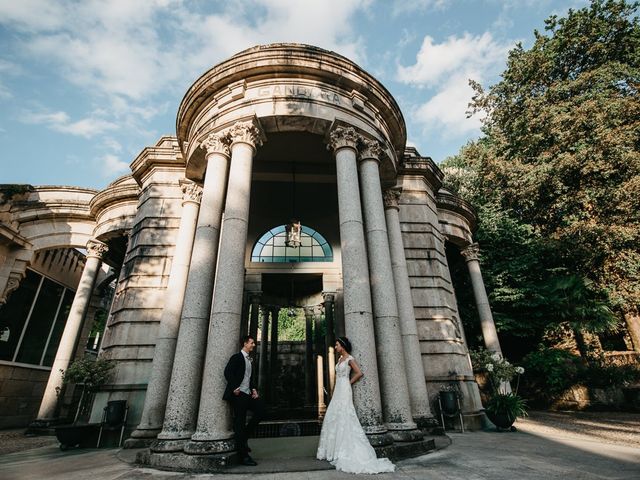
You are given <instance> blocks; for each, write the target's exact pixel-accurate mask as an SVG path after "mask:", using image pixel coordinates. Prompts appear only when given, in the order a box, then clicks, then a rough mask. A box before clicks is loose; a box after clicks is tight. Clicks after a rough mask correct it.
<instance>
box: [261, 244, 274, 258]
mask: <svg viewBox="0 0 640 480" xmlns="http://www.w3.org/2000/svg"><path fill="white" fill-rule="evenodd" d="M265 255H266V256H268V257H270V256H271V255H273V247H272V246H271V245H267V246H265V247H264V248H263V249H262V252H260V256H262V257H264V256H265Z"/></svg>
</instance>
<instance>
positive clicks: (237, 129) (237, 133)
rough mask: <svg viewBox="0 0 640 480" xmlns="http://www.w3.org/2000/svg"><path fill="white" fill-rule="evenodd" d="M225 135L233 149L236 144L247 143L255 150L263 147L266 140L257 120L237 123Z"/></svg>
mask: <svg viewBox="0 0 640 480" xmlns="http://www.w3.org/2000/svg"><path fill="white" fill-rule="evenodd" d="M225 134H226V136H227V137H228V139H229V143H230V145H231V147H233V145H235V144H236V143H246V144H247V145H249V146H251V148H253V149H254V150H255V149H256V148H257V147H260V146H261V145H262V143H263V140H264V134H263V133H262V130H261V129H260V127H259V125H258V122H257V121H256V120H255V119H254V120H249V121H246V122H236V123H234V124H233V125H232V126H231V127H229V128H228V129H227V130H226V131H225Z"/></svg>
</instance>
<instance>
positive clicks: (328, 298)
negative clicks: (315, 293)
mask: <svg viewBox="0 0 640 480" xmlns="http://www.w3.org/2000/svg"><path fill="white" fill-rule="evenodd" d="M322 298H323V300H324V301H325V302H335V301H336V292H322Z"/></svg>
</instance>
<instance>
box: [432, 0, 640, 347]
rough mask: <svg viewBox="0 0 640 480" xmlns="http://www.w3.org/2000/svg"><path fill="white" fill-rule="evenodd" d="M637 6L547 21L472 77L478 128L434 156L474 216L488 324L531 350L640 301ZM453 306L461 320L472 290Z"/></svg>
mask: <svg viewBox="0 0 640 480" xmlns="http://www.w3.org/2000/svg"><path fill="white" fill-rule="evenodd" d="M637 12H638V4H637V3H627V2H625V1H617V0H592V2H591V4H590V5H589V6H588V7H585V8H582V9H579V10H569V12H568V14H567V15H566V17H564V18H559V17H557V16H552V17H550V18H549V19H548V20H547V22H546V28H545V31H544V32H535V42H534V44H533V46H532V47H531V48H530V49H528V50H527V49H525V48H524V47H522V46H521V45H518V46H517V47H516V48H515V49H514V50H512V51H511V52H510V55H509V60H508V64H507V68H506V70H505V72H504V73H503V75H502V79H501V81H500V82H498V83H497V84H496V85H493V86H492V87H490V88H489V89H488V90H486V91H485V90H483V88H482V87H481V86H480V85H479V84H477V83H473V82H472V83H473V85H474V88H475V89H476V95H475V96H474V98H473V101H472V103H471V105H470V106H471V113H475V112H482V113H483V114H484V115H485V117H484V120H483V122H484V126H483V131H484V134H485V136H484V138H482V139H480V140H478V141H475V142H471V143H469V144H468V145H466V146H465V147H463V148H462V149H461V151H460V153H459V154H458V155H456V156H455V157H451V158H449V159H447V160H445V162H443V164H442V169H443V171H444V172H445V174H446V177H445V182H446V183H445V187H446V188H449V189H451V190H453V191H455V192H457V193H458V194H460V195H461V196H463V198H465V199H467V200H468V201H470V202H471V203H472V204H473V205H474V206H475V207H476V209H477V211H478V216H479V227H478V231H477V233H476V238H477V240H478V242H479V243H480V245H481V247H482V253H483V258H482V265H483V275H484V278H485V283H486V285H487V290H488V292H489V295H490V301H491V304H492V307H493V309H494V316H495V320H496V325H497V328H498V331H499V332H500V334H501V335H502V336H505V335H506V336H509V337H510V338H514V337H518V338H521V339H523V340H525V343H527V344H528V345H530V346H531V347H532V346H534V345H537V344H538V343H540V342H544V341H545V339H546V338H548V336H549V335H550V334H553V333H554V332H558V331H560V330H562V329H565V328H571V329H573V330H574V331H576V332H580V331H589V332H594V333H597V332H603V331H607V330H614V329H615V328H616V327H617V325H618V324H619V320H618V318H619V317H621V315H622V314H624V313H628V312H634V311H637V309H638V305H640V250H639V249H638V245H640V152H639V148H638V147H639V146H640V100H639V98H640V97H639V96H638V87H639V86H640V24H639V20H638V15H637ZM459 301H460V302H461V303H462V304H461V305H460V312H461V315H462V317H463V322H464V323H465V325H467V326H471V324H474V323H475V319H474V318H471V317H470V315H469V314H468V313H467V312H469V311H472V310H473V308H472V304H471V302H472V301H473V299H472V298H468V299H467V298H466V297H464V296H461V298H459ZM465 302H467V303H469V305H468V306H469V308H466V307H467V305H465ZM614 312H616V313H617V314H618V315H615V314H614ZM465 317H466V318H465ZM472 341H473V339H472ZM531 347H529V348H531ZM518 353H520V352H518ZM522 353H527V351H524V352H522Z"/></svg>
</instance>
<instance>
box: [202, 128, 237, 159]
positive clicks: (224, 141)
mask: <svg viewBox="0 0 640 480" xmlns="http://www.w3.org/2000/svg"><path fill="white" fill-rule="evenodd" d="M200 146H201V147H202V148H204V149H205V150H206V151H207V155H211V154H213V153H221V154H222V155H226V156H227V157H228V156H229V155H230V150H229V138H228V136H227V135H226V134H221V133H210V134H209V135H208V136H207V138H206V139H205V140H204V141H203V142H202V144H201V145H200Z"/></svg>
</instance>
